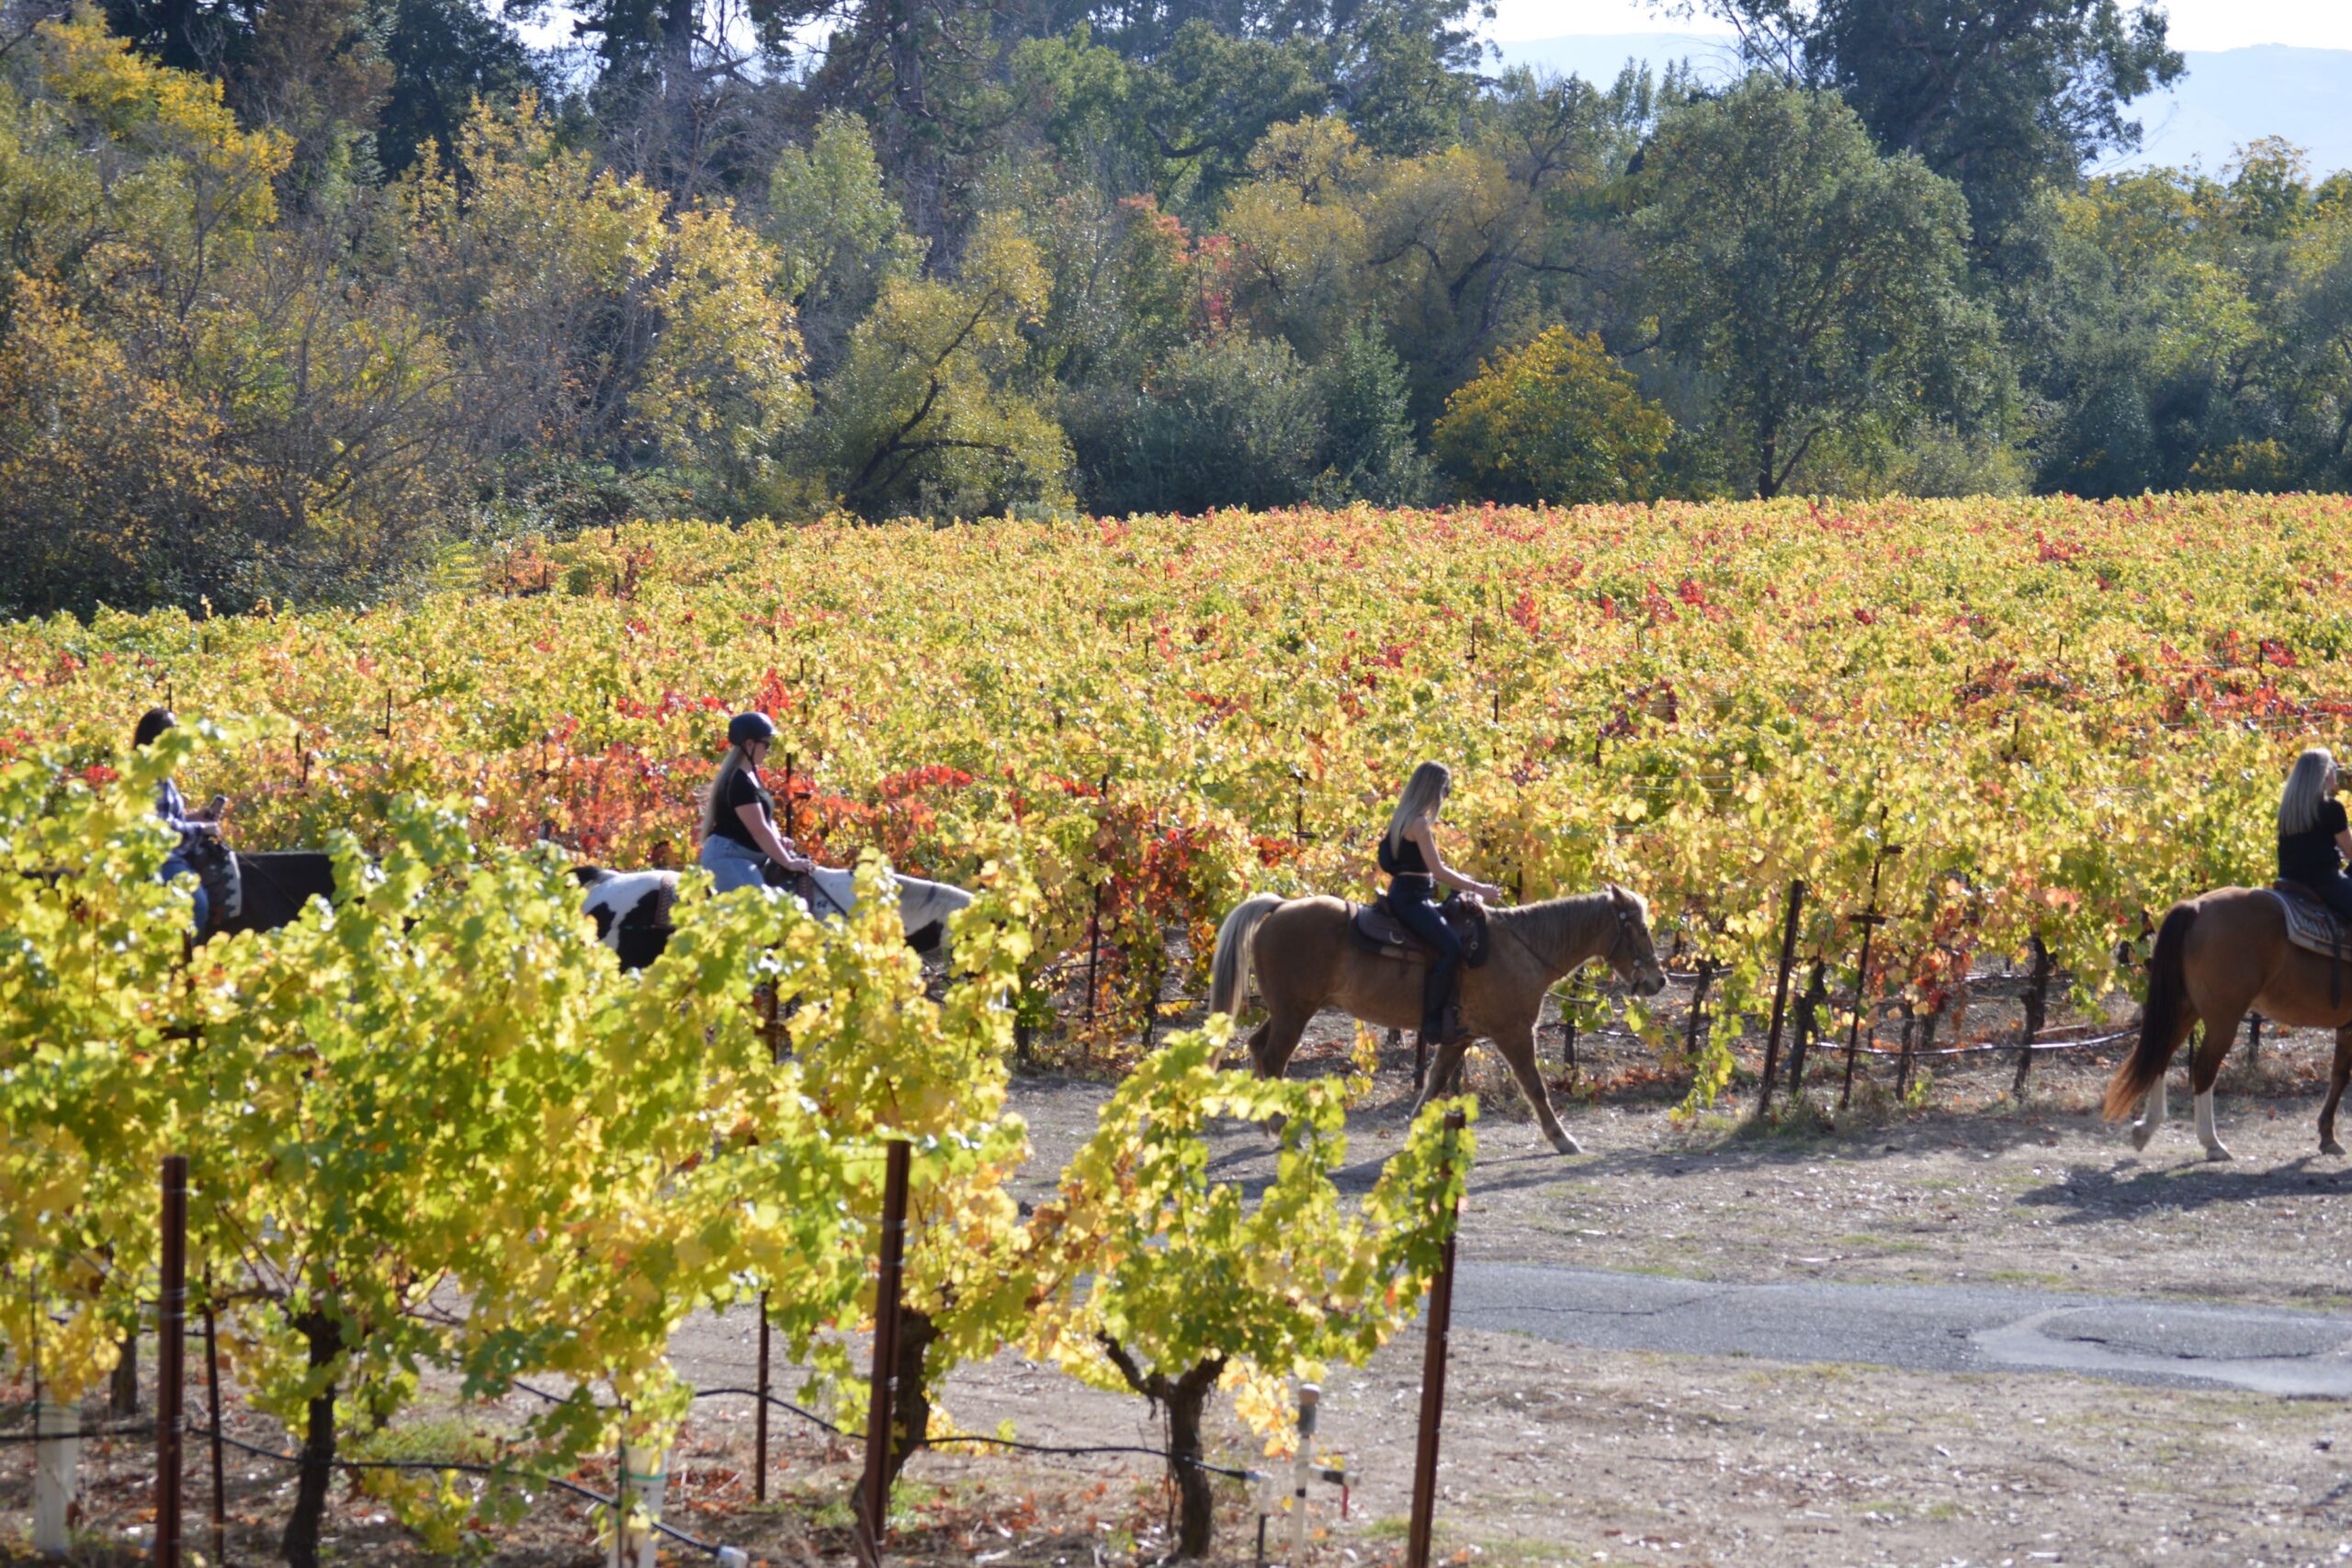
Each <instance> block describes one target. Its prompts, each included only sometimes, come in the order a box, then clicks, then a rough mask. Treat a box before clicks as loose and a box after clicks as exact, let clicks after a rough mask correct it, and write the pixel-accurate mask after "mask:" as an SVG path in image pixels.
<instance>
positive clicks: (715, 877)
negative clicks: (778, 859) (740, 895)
mask: <svg viewBox="0 0 2352 1568" xmlns="http://www.w3.org/2000/svg"><path fill="white" fill-rule="evenodd" d="M696 858H697V859H698V860H699V861H700V862H701V864H702V868H703V870H705V871H707V872H708V873H710V879H711V881H712V883H713V884H715V886H714V887H713V888H712V891H714V892H718V893H732V892H734V891H735V889H737V888H738V887H757V886H761V885H762V884H761V873H762V872H763V871H764V870H765V869H766V868H767V863H768V857H767V856H766V855H765V854H763V853H762V852H760V851H758V850H754V849H750V848H747V847H745V846H744V845H741V844H739V843H737V842H736V841H735V840H732V839H722V838H720V837H719V836H718V834H716V833H713V834H712V835H711V836H710V837H708V838H707V839H705V840H703V841H702V853H701V854H700V855H699V856H697V857H696Z"/></svg>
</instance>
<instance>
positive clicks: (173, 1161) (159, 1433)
mask: <svg viewBox="0 0 2352 1568" xmlns="http://www.w3.org/2000/svg"><path fill="white" fill-rule="evenodd" d="M162 1264H163V1267H162V1270H161V1271H162V1274H163V1289H162V1291H161V1292H160V1293H159V1294H158V1297H157V1300H156V1303H155V1568H180V1438H181V1421H180V1390H181V1386H182V1382H183V1379H184V1378H185V1376H186V1373H187V1366H186V1359H187V1156H186V1155H165V1156H164V1236H163V1258H162Z"/></svg>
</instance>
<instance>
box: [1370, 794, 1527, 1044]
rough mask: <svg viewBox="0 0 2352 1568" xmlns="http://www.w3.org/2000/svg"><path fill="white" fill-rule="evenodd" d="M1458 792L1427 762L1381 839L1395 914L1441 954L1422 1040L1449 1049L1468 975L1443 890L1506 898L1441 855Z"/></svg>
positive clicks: (1424, 994) (1429, 983)
mask: <svg viewBox="0 0 2352 1568" xmlns="http://www.w3.org/2000/svg"><path fill="white" fill-rule="evenodd" d="M1452 791H1453V773H1451V772H1449V771H1448V770H1447V768H1446V766H1445V764H1444V763H1442V762H1423V763H1422V764H1421V765H1420V766H1419V767H1418V768H1415V769H1414V770H1413V776H1412V777H1411V778H1409V779H1408V780H1406V781H1405V793H1404V794H1403V795H1400V796H1398V797H1397V809H1396V810H1395V811H1393V812H1391V813H1389V817H1388V830H1387V831H1386V832H1385V833H1383V834H1382V835H1381V838H1380V869H1381V870H1383V871H1385V872H1386V873H1388V908H1389V910H1390V912H1391V913H1393V914H1395V915H1396V917H1397V920H1398V922H1399V923H1400V924H1402V925H1403V926H1404V927H1405V929H1406V930H1408V931H1411V932H1412V933H1413V934H1414V935H1415V936H1417V937H1419V938H1420V939H1421V940H1422V941H1423V942H1428V943H1429V944H1430V947H1432V948H1434V949H1435V950H1436V951H1437V958H1436V961H1435V962H1433V963H1432V964H1430V972H1429V976H1428V978H1427V980H1426V981H1425V982H1424V983H1423V986H1422V991H1421V1037H1422V1038H1423V1039H1424V1040H1426V1041H1428V1042H1429V1043H1430V1044H1433V1045H1435V1044H1442V1043H1444V1042H1445V1041H1446V1040H1447V1039H1449V1038H1450V1037H1451V1036H1452V1035H1453V1032H1455V1030H1456V1028H1457V1027H1458V1026H1456V1025H1454V1023H1453V1020H1452V1019H1450V1018H1449V1017H1448V1016H1447V1015H1448V1013H1449V1012H1450V1011H1451V1008H1450V1007H1449V1004H1450V1003H1451V1002H1452V1001H1453V982H1454V978H1455V976H1457V975H1459V974H1460V972H1461V969H1462V942H1461V939H1460V938H1458V937H1456V936H1455V935H1454V934H1453V928H1452V927H1450V926H1448V925H1447V924H1446V923H1445V917H1444V916H1443V915H1442V914H1440V913H1439V912H1438V904H1437V889H1438V885H1439V884H1440V883H1443V884H1444V885H1445V886H1448V887H1457V888H1460V889H1461V890H1462V891H1463V892H1464V893H1467V894H1470V895H1471V896H1472V897H1478V898H1484V899H1487V900H1489V901H1491V902H1499V901H1500V900H1501V898H1502V896H1503V890H1502V889H1501V888H1499V887H1497V886H1492V885H1491V884H1489V883H1485V882H1481V881H1479V880H1478V879H1477V878H1476V877H1474V876H1464V874H1462V873H1460V872H1458V871H1455V870H1454V869H1453V867H1452V866H1449V865H1447V864H1446V863H1445V857H1444V856H1442V855H1441V854H1440V853H1438V848H1437V832H1436V829H1437V823H1438V819H1439V818H1440V816H1441V815H1442V813H1443V811H1444V809H1445V797H1446V795H1448V794H1450V793H1452Z"/></svg>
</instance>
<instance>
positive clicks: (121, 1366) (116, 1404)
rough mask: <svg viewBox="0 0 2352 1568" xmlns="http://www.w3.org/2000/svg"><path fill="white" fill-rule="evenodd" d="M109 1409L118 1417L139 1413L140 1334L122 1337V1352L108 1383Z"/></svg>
mask: <svg viewBox="0 0 2352 1568" xmlns="http://www.w3.org/2000/svg"><path fill="white" fill-rule="evenodd" d="M107 1414H109V1415H111V1416H115V1417H116V1418H117V1419H122V1418H126V1417H129V1416H136V1415H138V1414H139V1336H138V1335H136V1334H126V1335H124V1336H123V1337H122V1354H121V1355H120V1356H119V1357H118V1358H116V1359H115V1363H114V1376H113V1377H112V1378H111V1379H109V1380H108V1381H107Z"/></svg>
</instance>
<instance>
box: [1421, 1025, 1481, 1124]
mask: <svg viewBox="0 0 2352 1568" xmlns="http://www.w3.org/2000/svg"><path fill="white" fill-rule="evenodd" d="M1469 1049H1470V1037H1469V1036H1468V1035H1466V1034H1457V1035H1455V1036H1454V1037H1453V1039H1451V1040H1449V1041H1447V1042H1446V1043H1444V1044H1442V1045H1441V1046H1439V1047H1438V1048H1437V1060H1435V1061H1433V1062H1431V1063H1430V1075H1429V1077H1425V1078H1423V1079H1422V1080H1421V1092H1420V1097H1419V1099H1417V1100H1414V1101H1413V1114H1414V1115H1416V1116H1419V1114H1420V1113H1421V1107H1422V1106H1424V1105H1427V1104H1428V1103H1429V1102H1430V1100H1434V1099H1436V1098H1437V1097H1438V1095H1440V1094H1441V1093H1443V1092H1444V1088H1443V1086H1444V1085H1446V1084H1448V1083H1450V1082H1452V1081H1453V1075H1454V1074H1455V1073H1456V1072H1458V1071H1460V1070H1461V1067H1462V1058H1463V1056H1464V1055H1465V1054H1467V1053H1468V1051H1469Z"/></svg>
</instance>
